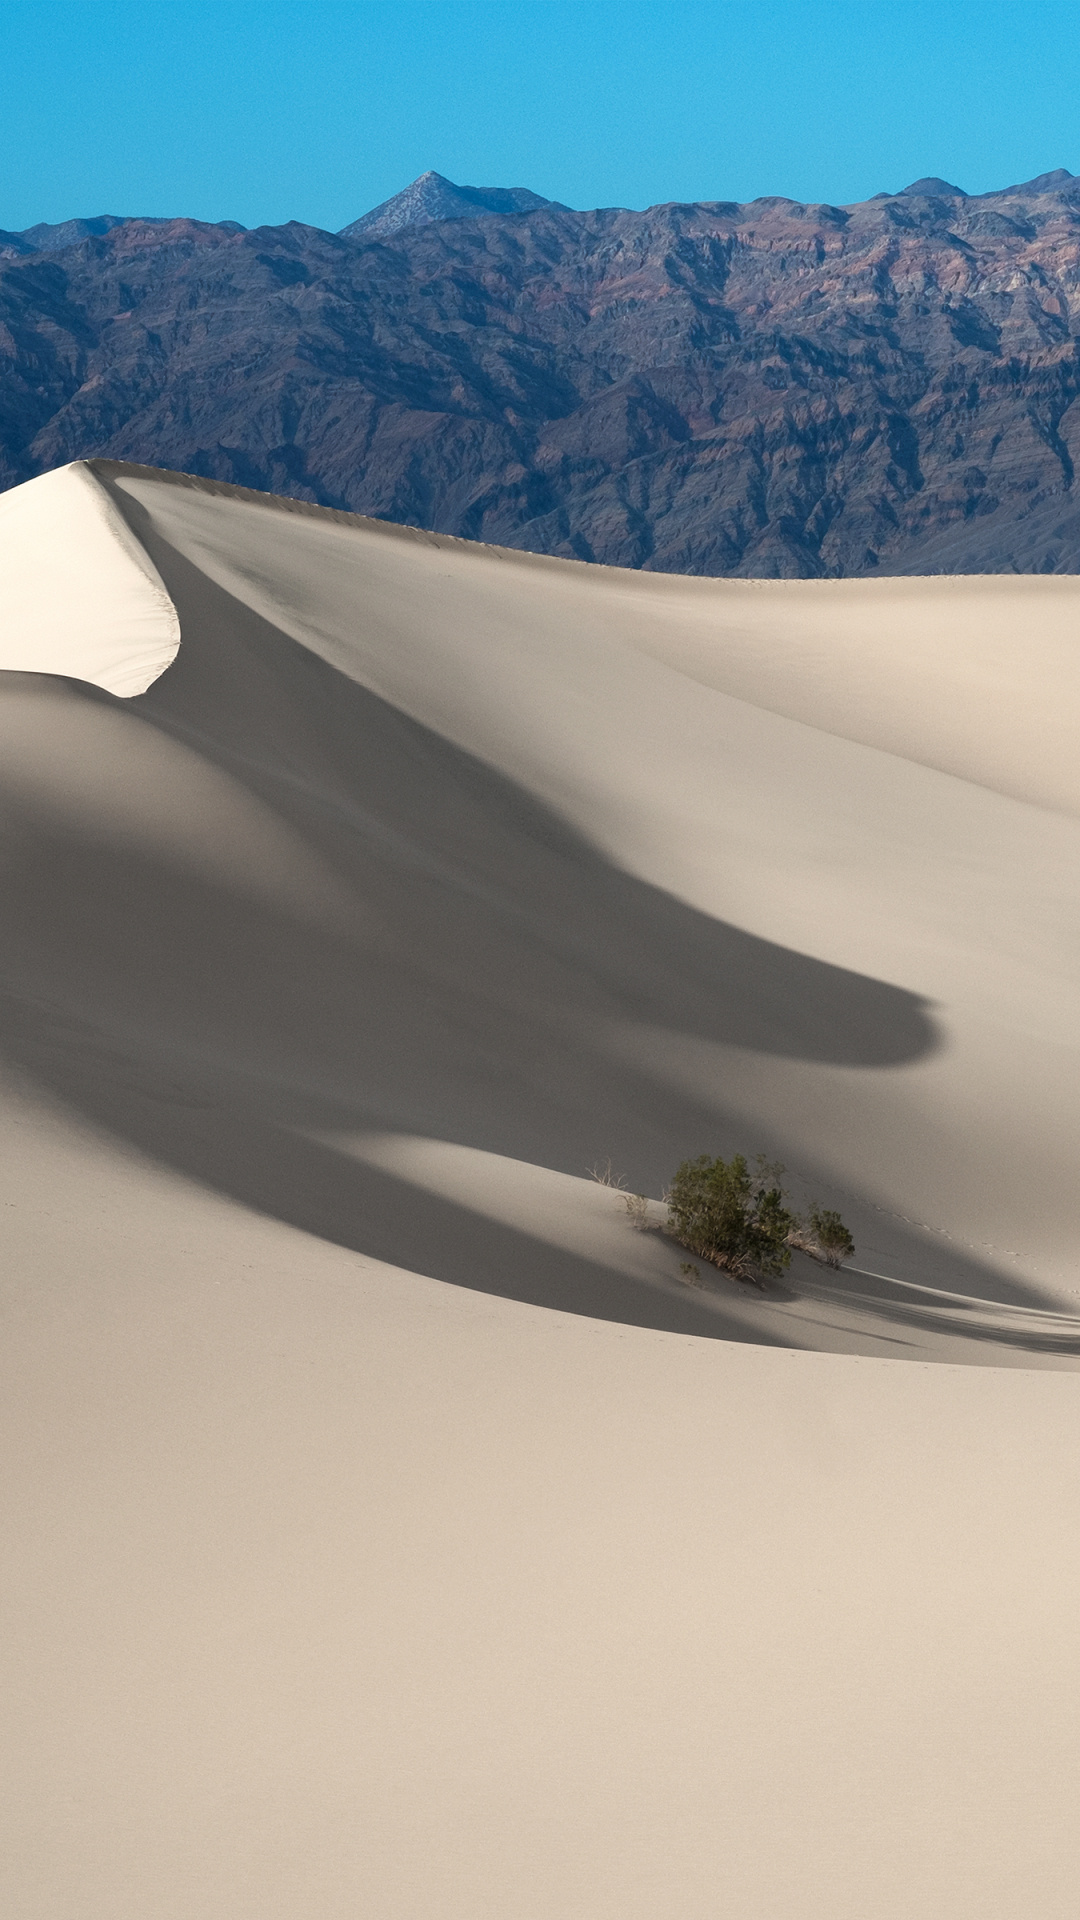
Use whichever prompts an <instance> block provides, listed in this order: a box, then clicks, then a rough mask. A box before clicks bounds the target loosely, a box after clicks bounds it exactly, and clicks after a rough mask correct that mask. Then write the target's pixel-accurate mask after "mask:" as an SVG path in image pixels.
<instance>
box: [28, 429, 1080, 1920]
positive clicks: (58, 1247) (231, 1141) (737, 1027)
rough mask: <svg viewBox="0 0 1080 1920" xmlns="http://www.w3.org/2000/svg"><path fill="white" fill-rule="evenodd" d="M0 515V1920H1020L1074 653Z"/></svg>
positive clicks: (1050, 1658)
mask: <svg viewBox="0 0 1080 1920" xmlns="http://www.w3.org/2000/svg"><path fill="white" fill-rule="evenodd" d="M73 501H75V502H77V504H76V505H75V506H72V502H73ZM87 502H89V506H88V505H87ZM9 503H11V512H12V515H13V517H12V519H11V520H10V521H8V522H7V523H5V521H4V520H0V540H2V539H3V537H4V528H5V524H7V525H8V526H9V527H14V528H15V529H16V536H15V545H17V546H18V547H19V548H20V550H23V551H30V550H31V548H32V550H33V551H34V552H36V553H45V554H48V553H50V552H51V551H53V550H54V549H55V550H57V551H59V549H60V548H61V547H62V546H63V543H64V540H65V530H66V529H67V528H68V525H69V515H70V514H74V515H75V516H76V519H77V522H78V526H79V527H80V528H82V529H83V531H81V532H80V533H79V536H78V537H79V540H80V541H81V542H82V545H81V546H80V547H79V549H78V551H79V554H80V564H81V567H82V577H83V581H84V587H85V606H86V615H85V619H84V620H83V621H82V622H80V618H79V615H78V611H77V609H76V608H75V607H72V608H71V610H70V611H69V612H68V613H66V614H65V615H64V616H63V618H59V617H58V616H57V615H56V613H55V610H54V607H53V603H52V602H50V601H49V599H48V596H47V595H44V594H43V609H44V610H43V611H42V612H41V614H40V617H39V616H38V614H37V613H36V612H35V603H34V600H33V596H32V595H29V596H28V595H26V594H24V595H23V597H22V598H21V599H19V600H18V602H17V603H16V602H13V611H12V613H11V614H10V617H9V618H8V620H7V623H6V625H5V629H4V636H3V646H4V647H5V649H7V651H6V652H5V654H4V656H3V658H4V660H5V661H6V662H7V668H8V670H7V671H6V672H3V673H0V802H2V808H3V812H2V818H3V822H4V894H5V912H4V915H3V919H2V924H0V985H2V997H0V1169H2V1174H3V1182H4V1205H5V1214H4V1218H5V1222H6V1226H7V1239H8V1248H9V1260H8V1271H7V1276H6V1280H5V1295H6V1300H7V1309H6V1310H7V1316H8V1320H7V1324H8V1328H9V1335H10V1337H9V1339H8V1341H7V1343H6V1345H5V1347H4V1361H3V1365H4V1368H5V1369H6V1370H7V1377H6V1392H5V1396H4V1400H3V1405H4V1408H5V1412H4V1415H3V1419H4V1421H5V1422H6V1423H8V1424H7V1426H6V1441H7V1445H8V1449H9V1457H10V1458H11V1459H12V1461H13V1462H14V1463H15V1470H14V1471H13V1472H12V1473H11V1475H10V1476H9V1478H8V1485H7V1488H6V1493H5V1498H6V1499H7V1500H8V1502H9V1511H8V1517H7V1523H6V1524H7V1527H8V1537H9V1538H10V1539H11V1541H12V1542H13V1545H14V1552H13V1555H12V1558H11V1562H10V1564H11V1566H12V1568H13V1570H14V1578H13V1579H12V1581H11V1584H10V1587H9V1598H8V1606H9V1619H8V1631H7V1632H6V1634H5V1635H4V1636H3V1645H4V1647H5V1648H6V1649H8V1651H7V1652H6V1653H5V1654H4V1656H3V1658H4V1660H5V1661H6V1662H9V1663H10V1664H9V1667H8V1673H7V1678H8V1681H9V1682H10V1684H9V1686H8V1689H7V1697H8V1698H9V1699H10V1700H12V1702H13V1706H14V1711H13V1714H12V1719H11V1727H10V1738H9V1741H8V1742H7V1751H8V1754H9V1758H10V1759H11V1761H12V1763H13V1776H12V1780H11V1783H10V1793H9V1795H8V1799H7V1804H8V1806H9V1807H10V1808H11V1809H12V1813H11V1816H10V1819H11V1828H10V1840H11V1844H10V1845H9V1847H8V1850H7V1857H8V1858H9V1860H10V1862H11V1866H10V1868H9V1870H8V1871H9V1901H8V1904H9V1906H10V1909H11V1910H12V1911H17V1912H18V1913H20V1915H23V1914H25V1915H27V1916H33V1920H38V1916H41V1920H44V1916H45V1915H48V1916H49V1917H50V1920H55V1916H57V1915H61V1916H63V1917H64V1920H67V1916H68V1915H70V1916H71V1917H72V1920H74V1917H75V1915H76V1914H77V1915H78V1916H79V1920H87V1916H89V1917H90V1920H97V1916H98V1915H101V1916H102V1920H104V1916H105V1915H106V1914H108V1915H110V1916H111V1915H112V1914H114V1913H115V1912H117V1911H127V1910H133V1911H138V1912H140V1913H141V1914H146V1915H148V1916H154V1917H155V1920H156V1917H157V1916H161V1920H180V1916H185V1917H186V1916H187V1915H189V1914H190V1913H192V1912H194V1911H198V1912H199V1913H200V1914H207V1915H211V1916H217V1915H218V1914H220V1915H222V1916H224V1915H226V1914H228V1915H230V1916H234V1915H238V1914H239V1915H247V1914H250V1915H252V1917H253V1920H254V1916H256V1915H258V1916H259V1917H260V1920H263V1917H264V1916H267V1915H276V1914H279V1913H280V1914H282V1915H285V1914H288V1915H290V1916H296V1915H308V1914H311V1915H312V1916H313V1917H314V1916H315V1915H319V1916H320V1920H325V1916H337V1915H341V1916H342V1917H343V1920H344V1916H345V1915H352V1914H354V1913H356V1912H357V1911H370V1912H376V1913H379V1914H380V1915H382V1914H385V1915H388V1916H394V1917H395V1920H396V1917H397V1916H403V1917H404V1916H408V1917H409V1920H412V1917H413V1916H417V1920H418V1917H419V1916H420V1915H425V1916H426V1915H427V1914H430V1913H435V1912H437V1913H439V1914H446V1915H448V1916H454V1917H456V1916H458V1915H461V1916H465V1915H469V1916H475V1915H487V1914H490V1915H491V1916H492V1917H493V1920H494V1916H496V1915H499V1916H502V1915H504V1914H506V1913H509V1912H513V1913H515V1914H520V1915H522V1916H524V1917H525V1920H549V1917H550V1920H564V1917H565V1916H567V1915H577V1914H580V1915H581V1916H583V1920H584V1916H586V1915H588V1916H590V1920H595V1917H596V1916H604V1920H607V1917H608V1916H610V1917H611V1920H616V1917H617V1920H627V1916H631V1920H636V1916H641V1920H646V1916H649V1920H654V1917H655V1916H657V1915H662V1916H665V1920H666V1917H667V1916H670V1920H698V1916H700V1917H701V1920H705V1916H712V1915H713V1914H715V1913H716V1912H717V1911H731V1912H737V1913H739V1914H740V1916H742V1915H746V1916H752V1917H753V1920H757V1916H761V1917H762V1920H765V1916H770V1917H771V1916H773V1915H777V1916H778V1915H780V1914H784V1915H785V1916H787V1915H789V1914H796V1913H797V1914H799V1915H802V1914H804V1913H805V1914H807V1915H810V1916H816V1915H818V1914H821V1915H825V1914H828V1915H829V1916H830V1920H836V1917H837V1916H842V1917H843V1920H847V1916H851V1920H855V1916H856V1915H858V1916H862V1915H863V1914H865V1913H866V1912H868V1911H872V1912H874V1913H875V1915H881V1916H884V1920H892V1916H896V1920H900V1916H905V1920H906V1916H907V1915H908V1914H910V1913H912V1912H916V1911H917V1912H920V1913H926V1914H928V1915H932V1916H938V1915H940V1916H941V1920H944V1917H945V1916H946V1915H948V1916H949V1920H956V1916H961V1917H962V1920H966V1916H970V1920H975V1917H976V1916H978V1917H979V1920H987V1916H990V1920H995V1917H996V1916H1002V1920H1004V1916H1009V1920H1012V1916H1014V1915H1015V1916H1017V1920H1019V1916H1020V1915H1021V1914H1025V1915H1026V1914H1027V1913H1030V1912H1032V1911H1038V1912H1039V1913H1040V1914H1041V1915H1046V1916H1051V1917H1054V1916H1056V1915H1058V1914H1059V1913H1060V1914H1061V1915H1064V1914H1065V1913H1066V1912H1067V1911H1071V1908H1070V1905H1069V1902H1070V1898H1071V1895H1070V1888H1071V1886H1072V1885H1073V1884H1074V1880H1075V1866H1076V1860H1075V1841H1074V1839H1073V1827H1074V1823H1073V1822H1072V1820H1071V1814H1070V1808H1071V1804H1072V1798H1073V1797H1074V1792H1075V1767H1076V1758H1077V1756H1076V1754H1075V1742H1074V1739H1073V1734H1072V1731H1071V1729H1072V1728H1074V1727H1075V1724H1076V1722H1075V1695H1076V1687H1077V1680H1078V1678H1080V1675H1078V1673H1077V1663H1076V1655H1075V1644H1074V1642H1075V1636H1074V1635H1073V1633H1072V1628H1071V1612H1070V1600H1069V1595H1070V1592H1071V1590H1072V1586H1073V1584H1074V1583H1075V1577H1076V1571H1077V1567H1076V1534H1075V1512H1076V1504H1075V1503H1076V1493H1077V1486H1076V1466H1075V1462H1076V1460H1077V1458H1080V1454H1078V1451H1077V1448H1076V1444H1075V1442H1076V1422H1077V1416H1078V1406H1077V1384H1076V1382H1075V1380H1074V1379H1073V1378H1072V1377H1071V1374H1072V1371H1073V1370H1074V1368H1075V1365H1076V1360H1077V1356H1078V1354H1080V1324H1078V1322H1077V1319H1076V1315H1075V1305H1076V1300H1077V1297H1078V1296H1077V1292H1076V1289H1077V1287H1078V1285H1080V1281H1078V1278H1077V1275H1076V1269H1075V1252H1074V1249H1075V1203H1074V1198H1073V1174H1072V1165H1073V1149H1072V1142H1073V1140H1074V1138H1075V1137H1076V1131H1077V1121H1078V1119H1080V1112H1078V1108H1080V1076H1078V1075H1077V1073H1076V1064H1077V1062H1076V1053H1077V1039H1078V1034H1080V1022H1078V1017H1077V1016H1078V989H1077V985H1076V981H1075V968H1074V966H1073V962H1072V956H1073V954H1074V952H1075V951H1076V936H1077V932H1078V930H1080V929H1078V928H1077V925H1076V922H1077V918H1078V914H1080V909H1078V906H1077V902H1076V895H1075V887H1074V884H1073V879H1072V876H1073V874H1074V873H1075V871H1076V856H1077V853H1078V851H1080V818H1078V815H1080V785H1078V783H1077V776H1076V763H1075V756H1074V755H1073V754H1072V751H1071V740H1072V715H1073V714H1074V712H1075V697H1074V687H1075V673H1076V668H1075V648H1074V644H1073V629H1074V623H1075V603H1074V593H1073V588H1072V585H1071V583H1070V582H1067V581H1063V580H1046V581H1043V580H1024V581H1021V582H1016V583H1015V584H1014V583H1011V582H1010V583H1002V584H998V583H994V585H993V592H992V593H989V592H988V591H987V583H986V582H983V581H981V580H967V581H937V580H933V581H919V580H906V581H902V582H888V581H874V582H870V583H865V582H840V583H835V584H834V583H822V582H811V583H794V582H783V583H768V584H759V583H753V582H721V581H703V580H685V581H676V580H672V579H671V578H669V577H665V576H656V575H653V576H647V575H627V574H622V573H618V572H615V571H611V570H607V569H602V568H592V567H583V566H579V565H577V564H575V563H569V562H561V561H550V560H542V559H535V558H533V557H531V556H526V555H521V554H516V553H512V554H511V553H505V552H501V551H499V550H493V549H484V548H478V547H475V546H470V545H467V544H464V543H459V542H456V541H453V540H450V539H447V538H443V537H438V536H433V535H427V534H419V533H414V532H411V531H409V530H405V529H399V528H394V527H390V526H386V525H381V524H379V523H374V522H365V521H360V520H357V519H355V518H351V517H349V516H345V515H340V514H334V513H330V512H327V511H323V510H318V509H310V508H304V507H299V506H297V505H296V504H295V503H289V502H283V501H280V500H274V499H269V498H265V497H261V496H257V495H250V494H245V493H243V492H242V491H240V490H238V489H234V488H228V487H222V486H216V485H212V484H209V483H205V482H196V481H190V480H187V479H185V478H183V477H181V476H176V475H167V474H161V473H156V472H153V471H150V470H147V469H139V468H131V467H121V466H116V465H113V464H110V463H104V462H100V463H94V464H93V465H92V466H90V467H88V468H80V469H76V470H65V472H63V473H61V474H58V475H52V476H48V478H47V480H45V481H35V482H33V483H30V485H29V486H27V487H26V488H24V489H19V490H16V492H15V493H14V494H12V495H11V496H9V502H6V503H5V509H7V508H8V504H9ZM80 516H81V517H80ZM118 528H119V529H120V531H119V532H117V529H118ZM28 529H29V534H28V532H27V530H28ZM118 554H119V555H120V559H118V558H117V555H118ZM3 557H4V558H5V561H6V558H7V555H6V553H5V554H4V556H3ZM17 557H18V556H16V558H17ZM140 582H142V583H144V584H145V589H146V595H148V596H149V597H145V596H144V597H143V598H142V599H140V597H139V596H140V595H142V594H143V593H144V587H143V586H141V585H139V583H140ZM110 597H112V599H113V600H115V603H116V605H117V608H118V612H117V619H116V621H115V623H114V624H112V625H110V621H109V615H108V608H109V605H110ZM133 610H134V611H133ZM136 614H137V615H138V617H136ZM155 622H156V623H157V624H156V625H155V624H154V623H155ZM177 633H178V634H179V646H178V650H177ZM58 636H59V638H58ZM169 636H171V641H170V640H169ZM151 641H152V644H153V646H157V647H158V648H159V653H158V654H157V655H154V654H153V653H152V646H151ZM170 645H171V652H170ZM170 661H171V664H170ZM155 663H156V664H155ZM736 1147H743V1148H745V1149H746V1150H748V1151H750V1152H753V1151H756V1150H759V1149H760V1150H762V1151H764V1152H766V1153H768V1154H770V1155H778V1156H779V1157H780V1158H781V1159H783V1160H784V1161H785V1163H786V1164H787V1166H788V1168H789V1170H790V1174H791V1176H792V1181H793V1184H794V1185H795V1187H796V1190H797V1191H800V1192H803V1193H806V1194H811V1193H812V1194H814V1195H817V1196H818V1197H820V1198H821V1199H822V1200H824V1201H826V1202H827V1203H829V1204H834V1205H837V1206H839V1207H840V1208H841V1210H842V1211H843V1213H844V1214H845V1217H846V1218H848V1219H849V1221H850V1223H851V1225H852V1227H853V1229H854V1231H855V1235H856V1241H857V1254H856V1259H855V1261H854V1262H853V1263H852V1265H851V1266H850V1267H849V1268H846V1269H845V1270H844V1271H842V1272H841V1273H839V1274H828V1273H825V1272H823V1271H822V1270H821V1269H819V1268H816V1267H814V1266H813V1265H812V1264H811V1263H809V1262H807V1261H805V1260H800V1261H798V1262H796V1264H795V1266H794V1267H793V1269H792V1273H791V1276H790V1285H785V1286H782V1287H781V1286H777V1287H774V1288H773V1289H772V1290H771V1291H770V1292H769V1293H767V1294H758V1293H756V1292H753V1291H752V1290H746V1289H742V1288H739V1287H736V1286H734V1285H732V1284H731V1283H729V1282H727V1281H724V1280H722V1279H721V1278H720V1277H719V1276H717V1277H716V1279H715V1281H713V1282H710V1281H709V1280H708V1278H707V1279H706V1284H704V1285H701V1286H696V1285H689V1284H688V1282H687V1278H686V1277H685V1276H684V1274H683V1272H682V1270H681V1269H682V1255H681V1252H680V1250H679V1249H678V1248H677V1247H675V1246H674V1245H673V1244H672V1243H671V1242H669V1241H668V1240H667V1239H666V1238H665V1237H664V1236H663V1235H661V1234H660V1233H657V1232H653V1233H646V1234H639V1233H635V1232H634V1231H633V1229H632V1227H631V1225H630V1223H629V1220H628V1219H627V1216H626V1214H625V1210H624V1208H623V1207H622V1205H621V1202H620V1200H619V1198H618V1196H617V1195H616V1194H615V1193H613V1192H612V1191H611V1190H610V1188H608V1187H605V1186H602V1185H599V1184H597V1183H596V1182H595V1181H593V1180H590V1179H589V1177H588V1169H589V1167H590V1166H592V1165H603V1164H606V1163H607V1162H608V1161H609V1160H610V1161H611V1162H613V1163H614V1166H615V1167H616V1169H617V1170H618V1171H619V1172H620V1173H621V1174H622V1175H623V1176H624V1177H625V1179H626V1180H627V1182H628V1183H629V1185H630V1186H631V1187H633V1188H634V1189H640V1190H642V1191H643V1192H645V1193H646V1194H648V1195H651V1196H658V1195H659V1194H660V1192H661V1190H662V1185H663V1182H664V1180H665V1179H666V1178H667V1177H668V1175H669V1174H670V1173H671V1171H672V1170H673V1168H674V1166H675V1164H676V1163H677V1162H678V1160H680V1159H681V1158H682V1157H684V1156H685V1155H687V1154H692V1153H696V1152H700V1151H706V1150H707V1151H718V1150H724V1151H726V1150H729V1149H731V1148H736ZM654 1213H655V1216H656V1217H657V1218H658V1217H659V1208H656V1209H654ZM814 1350H816V1351H814ZM927 1360H933V1361H935V1362H937V1363H939V1364H937V1365H935V1366H933V1367H929V1368H928V1367H926V1366H925V1365H921V1364H916V1365H912V1364H910V1363H911V1362H913V1361H914V1362H925V1361H927ZM905 1363H906V1364H905ZM956 1363H964V1364H963V1365H960V1364H956ZM1036 1369H1038V1371H1036ZM913 1836H916V1839H915V1841H914V1843H913Z"/></svg>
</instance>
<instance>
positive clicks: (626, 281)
mask: <svg viewBox="0 0 1080 1920" xmlns="http://www.w3.org/2000/svg"><path fill="white" fill-rule="evenodd" d="M1078 320H1080V176H1076V175H1073V174H1070V173H1069V172H1067V171H1066V170H1065V169H1063V168H1062V169H1058V170H1057V171H1055V172H1052V173H1047V174H1042V175H1039V176H1038V177H1037V178H1035V179H1033V180H1029V181H1027V182H1024V183H1022V184H1020V185H1017V186H1014V187H1009V188H1005V189H1002V190H1001V191H998V192H994V193H988V194H979V195H969V194H966V193H965V192H964V191H963V190H962V189H961V188H959V187H957V186H954V185H952V184H951V183H949V182H948V181H945V180H942V179H939V178H936V177H928V178H923V179H921V180H918V181H915V182H913V183H912V184H911V185H910V186H909V187H906V188H904V189H903V190H902V191H900V192H899V193H895V194H894V193H880V194H876V195H875V196H874V197H873V198H872V199H870V200H867V201H863V202H860V203H857V204H854V205H850V206H846V207H837V206H831V205H828V204H804V203H801V202H798V201H793V200H789V199H784V198H781V197H778V196H770V197H766V198H763V199H758V200H755V201H752V202H749V203H746V204H737V203H734V202H730V201H718V202H703V203H695V204H682V203H673V204H667V205H661V206H655V207H650V208H648V209H646V210H645V211H644V212H634V211H631V210H628V209H623V208H601V209H594V210H591V211H585V212H577V211H574V210H573V209H570V208H568V207H565V206H562V205H561V204H560V203H558V202H555V201H550V200H545V199H544V198H543V197H542V196H540V195H538V194H535V193H532V192H531V191H530V190H528V189H525V188H478V187H459V186H456V185H455V184H454V183H453V182H452V181H449V180H446V179H445V178H444V177H443V176H441V175H439V174H435V173H426V174H423V175H421V177H420V179H419V180H417V181H415V182H414V183H413V184H412V185H411V186H410V187H408V188H406V189H405V190H404V191H403V192H402V193H400V194H397V195H395V196H394V197H393V198H392V199H391V200H389V201H386V202H385V203H383V205H382V206H380V207H377V208H375V209H373V210H372V211H371V212H370V213H368V214H365V215H363V216H361V218H360V219H358V220H355V221H353V222H351V223H350V224H349V225H348V226H347V227H345V228H344V229H343V230H342V231H341V232H340V233H338V234H331V233H327V232H323V231H321V230H320V229H317V228H313V227H309V226H304V225H302V224H300V223H298V222H289V223H287V224H285V225H283V226H279V227H260V228H256V229H253V230H250V231H248V230H245V229H244V228H243V227H242V226H240V225H239V223H238V222H235V221H223V222H220V223H216V224H213V223H205V222H199V221H194V220H189V219H184V218H180V219H162V218H155V219H140V218H122V217H120V216H115V215H101V216H98V217H96V218H92V219H83V220H71V221H65V222H62V223H59V224H56V225H46V224H42V225H38V226H36V227H31V228H28V229H26V230H24V231H22V232H19V233H2V232H0V486H6V487H10V486H13V485H16V484H18V483H19V482H20V481H22V480H25V479H28V478H30V477H32V476H33V475H34V474H36V473H40V472H43V471H45V470H47V469H49V468H51V467H55V466H58V465H61V464H63V463H64V462H66V461H69V460H72V459H76V458H82V457H88V456H91V455H105V456H108V457H111V458H115V459H122V460H130V461H138V462H143V463H145V464H149V465H154V466H160V467H168V468H175V469H180V470H184V471H188V472H191V473H195V474H201V475H204V476H207V477H212V478H217V479H221V480H226V481H232V482H238V483H240V484H242V485H245V486H249V487H254V488H257V489H263V490H268V491H271V492H278V493H287V494H293V495H296V496H298V497H300V498H302V499H307V500H311V501H315V502H318V503H320V504H322V505H328V506H334V507H339V508H346V509H349V510H351V511H355V512H360V513H364V514H369V515H373V516H375V517H379V518H384V519H389V520H395V521H403V522H408V523H411V524H414V525H417V526H420V527H427V528H433V529H436V530H439V531H442V532H448V533H453V534H458V535H462V536H464V537H466V538H472V539H480V540H484V541H489V542H494V543H497V544H501V545H505V546H511V547H521V548H527V549H532V550H535V551H539V552H546V553H554V554H562V555H566V556H570V557H577V558H581V559H585V560H596V561H604V562H609V563H614V564H618V565H623V566H630V567H644V568H649V569H654V570H659V571H669V572H686V573H703V574H741V575H759V576H779V575H803V576H812V575H830V576H841V575H850V574H867V573H875V572H884V573H926V572H959V573H963V572H995V571H1009V570H1018V571H1022V572H1075V571H1080V508H1078V506H1077V504H1076V502H1075V500H1074V464H1075V461H1076V459H1077V457H1078V456H1080V412H1078V410H1077V409H1076V407H1075V405H1074V402H1075V400H1076V397H1077V393H1078V391H1080V334H1078Z"/></svg>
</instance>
